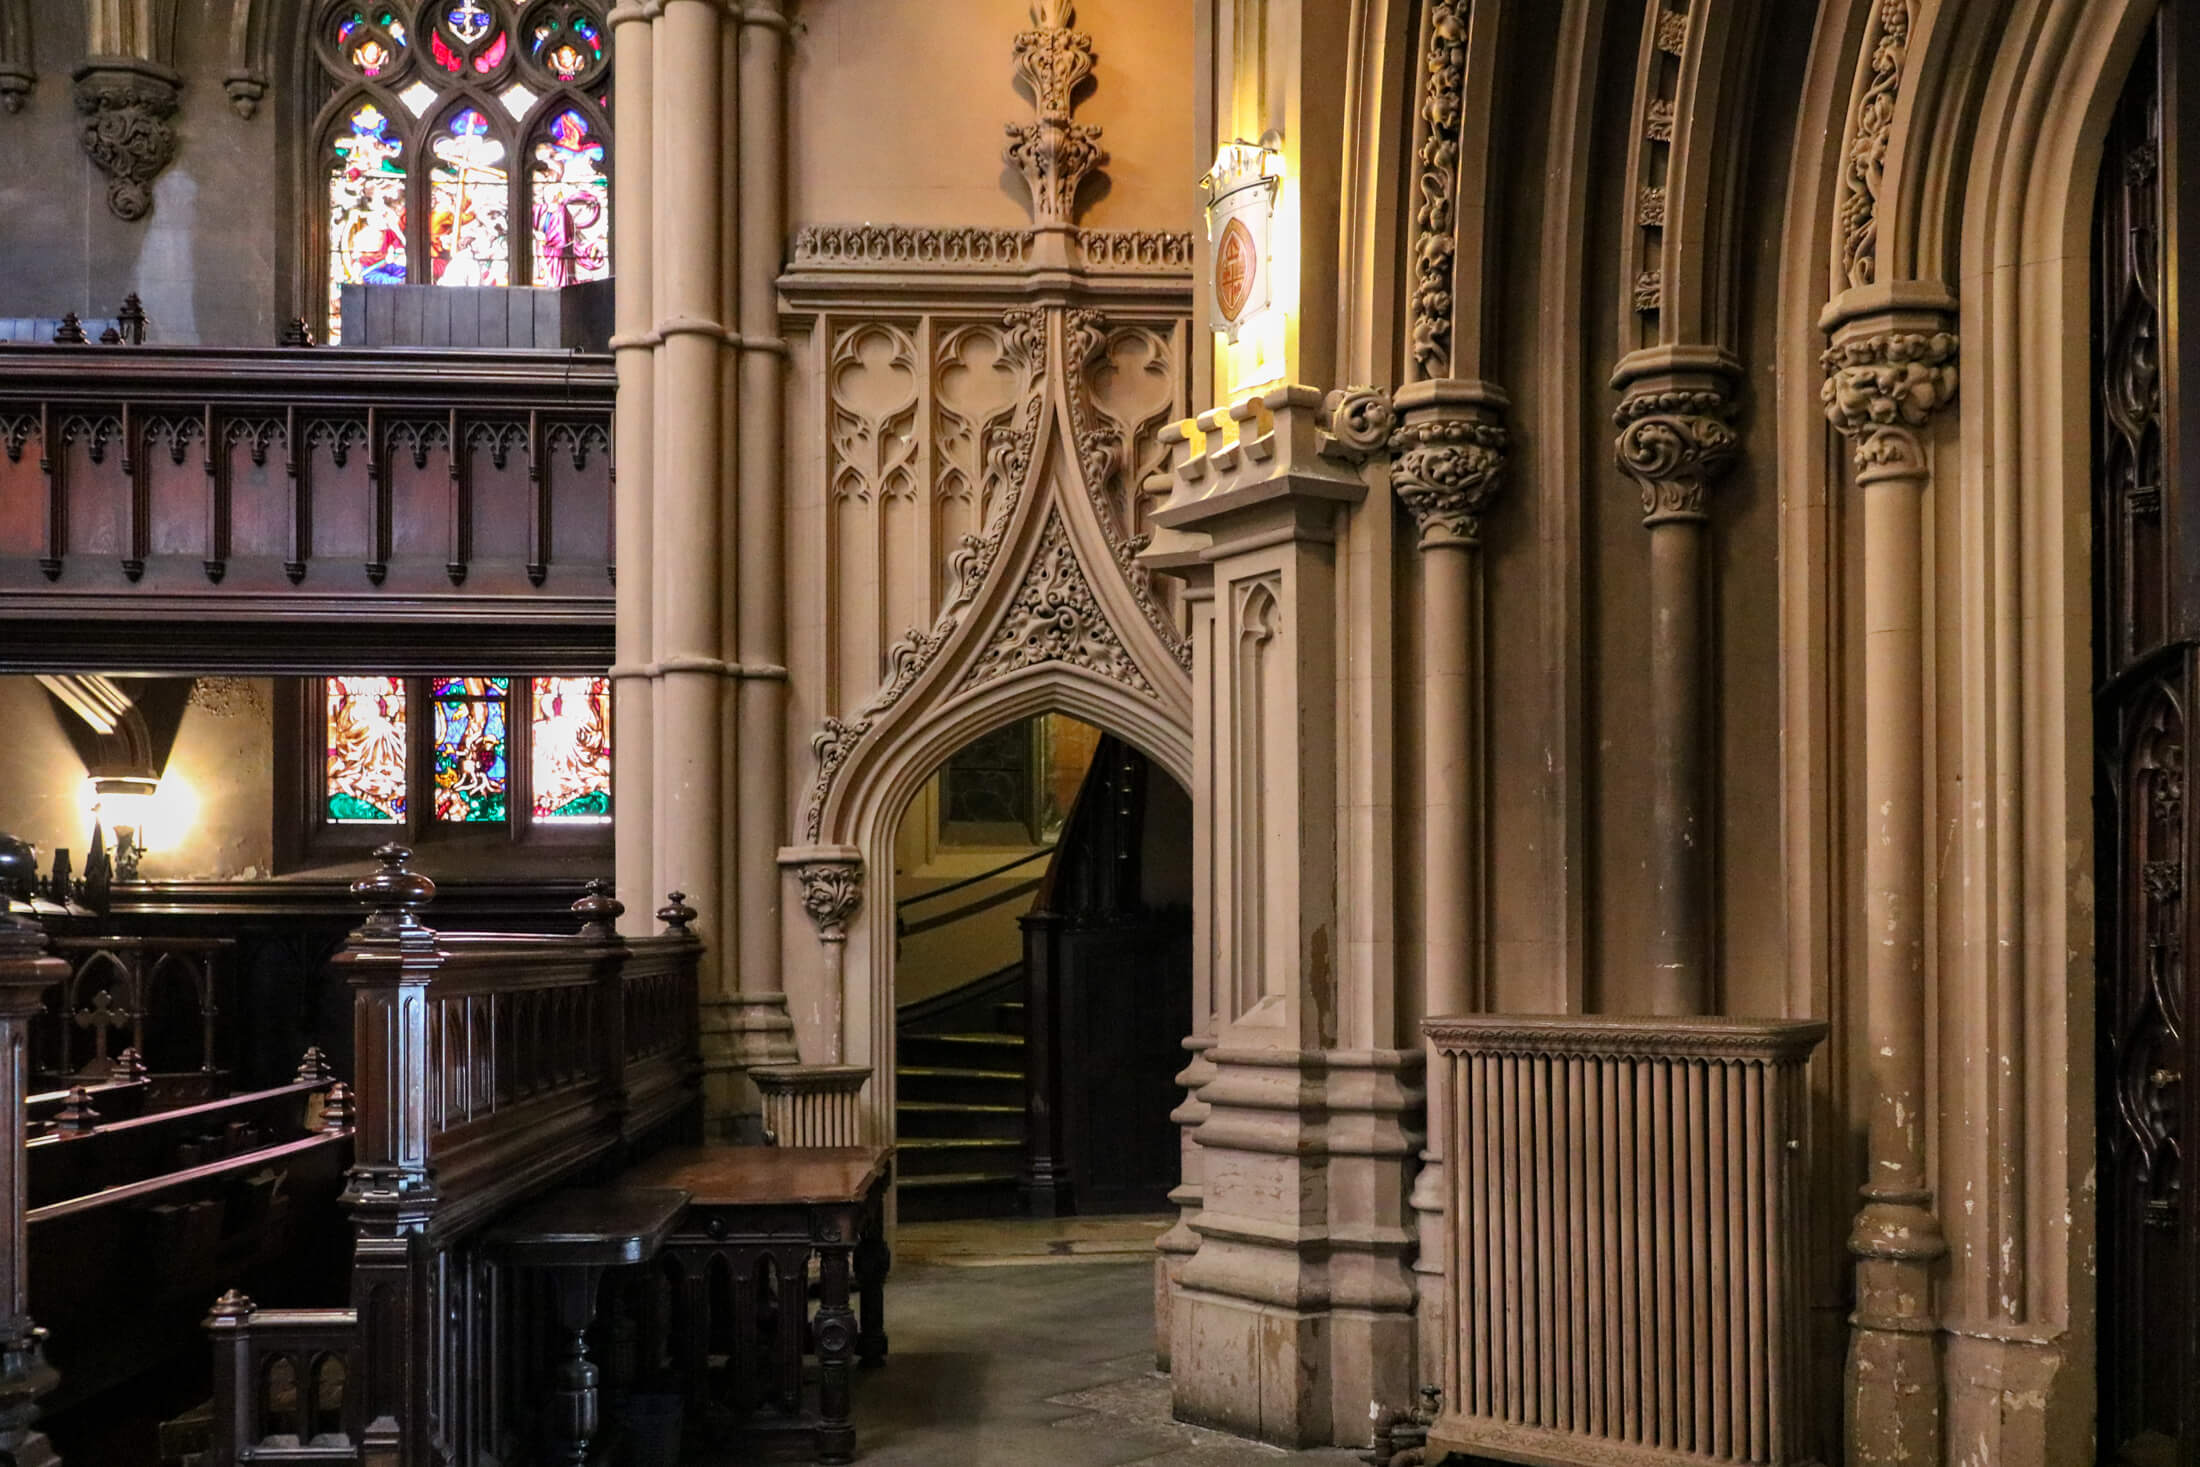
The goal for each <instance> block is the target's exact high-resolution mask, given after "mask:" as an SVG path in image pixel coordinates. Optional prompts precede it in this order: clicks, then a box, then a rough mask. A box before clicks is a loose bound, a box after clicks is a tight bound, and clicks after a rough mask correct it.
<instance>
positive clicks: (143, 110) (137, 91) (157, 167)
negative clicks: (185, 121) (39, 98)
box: [76, 60, 180, 221]
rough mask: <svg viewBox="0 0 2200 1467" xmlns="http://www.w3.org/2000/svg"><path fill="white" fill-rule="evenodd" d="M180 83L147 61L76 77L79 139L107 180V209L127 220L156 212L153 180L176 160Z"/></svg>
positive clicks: (107, 65)
mask: <svg viewBox="0 0 2200 1467" xmlns="http://www.w3.org/2000/svg"><path fill="white" fill-rule="evenodd" d="M179 84H180V83H179V79H178V78H177V76H176V74H175V73H174V72H172V71H168V70H167V69H166V68H164V67H157V66H154V65H152V64H151V63H148V62H140V61H131V60H112V61H102V62H99V63H96V64H93V65H88V66H85V67H82V68H80V69H79V70H78V71H77V73H76V110H77V114H78V116H79V117H80V118H81V119H82V120H81V121H80V122H79V124H78V128H77V137H78V140H79V141H80V142H81V143H82V144H83V146H84V153H85V156H86V157H88V158H90V159H91V160H92V162H93V164H94V165H96V166H97V167H98V169H99V171H100V172H102V173H104V174H106V175H107V207H108V208H109V209H111V210H113V211H114V214H115V217H116V218H118V219H124V220H132V221H134V220H138V219H143V218H144V217H145V216H146V215H147V214H150V213H151V212H152V211H153V188H152V185H153V180H154V179H156V178H158V177H159V176H160V175H161V172H162V171H163V170H164V169H166V168H167V167H168V165H169V164H170V163H171V162H173V161H174V160H175V156H176V130H175V128H174V127H173V126H172V125H171V123H170V119H171V118H173V117H174V116H175V115H176V99H177V90H178V87H179Z"/></svg>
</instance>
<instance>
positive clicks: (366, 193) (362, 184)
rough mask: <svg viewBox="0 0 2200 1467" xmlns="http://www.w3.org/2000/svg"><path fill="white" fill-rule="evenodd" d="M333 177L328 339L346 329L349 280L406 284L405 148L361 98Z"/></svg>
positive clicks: (339, 144)
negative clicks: (345, 301)
mask: <svg viewBox="0 0 2200 1467" xmlns="http://www.w3.org/2000/svg"><path fill="white" fill-rule="evenodd" d="M335 147H336V161H335V164H334V166H332V167H331V168H330V170H329V178H328V340H329V344H330V345H332V346H333V345H334V344H335V343H336V342H337V341H338V340H339V339H340V338H341V336H342V330H343V315H342V304H343V288H344V287H345V286H346V285H403V284H404V283H405V159H404V147H403V145H402V144H401V143H400V142H399V141H398V140H397V138H396V136H395V135H394V134H393V133H392V132H391V130H390V119H389V118H388V117H387V116H385V115H384V114H383V111H382V109H381V108H379V107H377V106H375V105H374V104H373V103H372V102H362V103H360V104H359V106H358V107H357V108H356V109H355V110H354V111H353V112H352V114H351V117H350V118H349V119H348V121H347V123H346V125H345V127H344V128H343V130H342V131H340V132H339V133H338V134H337V136H336V145H335Z"/></svg>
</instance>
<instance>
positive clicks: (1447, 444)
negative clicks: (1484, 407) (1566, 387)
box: [1390, 417, 1510, 550]
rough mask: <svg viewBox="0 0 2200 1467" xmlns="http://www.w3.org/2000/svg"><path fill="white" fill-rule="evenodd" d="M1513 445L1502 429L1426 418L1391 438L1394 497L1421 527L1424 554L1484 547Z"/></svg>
mask: <svg viewBox="0 0 2200 1467" xmlns="http://www.w3.org/2000/svg"><path fill="white" fill-rule="evenodd" d="M1509 444H1510V439H1509V437H1508V436H1507V434H1506V432H1505V429H1504V426H1503V425H1502V424H1499V423H1493V422H1489V421H1486V420H1483V419H1479V418H1460V417H1440V418H1423V419H1420V420H1419V421H1417V422H1411V423H1407V424H1405V425H1404V426H1402V427H1400V428H1399V429H1398V430H1397V431H1396V432H1395V433H1393V434H1392V435H1391V438H1390V451H1391V455H1392V457H1391V462H1390V488H1391V492H1392V493H1394V494H1396V495H1397V496H1398V501H1399V503H1401V504H1403V505H1404V506H1405V507H1406V509H1407V510H1408V511H1410V512H1411V513H1412V515H1413V519H1414V523H1415V524H1417V525H1419V526H1420V530H1421V548H1422V549H1423V550H1428V549H1432V548H1435V547H1437V546H1444V545H1458V546H1475V545H1479V544H1481V543H1482V516H1483V515H1484V514H1485V513H1487V512H1488V511H1489V508H1490V506H1491V504H1493V503H1494V502H1495V501H1496V499H1497V491H1498V489H1499V488H1500V487H1501V486H1502V484H1503V481H1504V472H1505V451H1506V449H1507V447H1508V446H1509Z"/></svg>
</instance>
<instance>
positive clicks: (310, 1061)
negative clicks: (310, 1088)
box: [298, 1044, 336, 1085]
mask: <svg viewBox="0 0 2200 1467" xmlns="http://www.w3.org/2000/svg"><path fill="white" fill-rule="evenodd" d="M335 1073H336V1072H335V1071H334V1070H332V1069H330V1068H329V1064H328V1056H327V1055H325V1054H323V1053H321V1046H320V1045H318V1044H315V1045H311V1046H309V1047H308V1048H307V1049H306V1052H305V1053H304V1054H303V1055H301V1056H300V1057H299V1059H298V1083H300V1084H301V1085H311V1084H318V1083H319V1082H320V1081H323V1080H326V1079H327V1078H328V1077H329V1076H331V1075H333V1074H335Z"/></svg>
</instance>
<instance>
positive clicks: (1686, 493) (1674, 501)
mask: <svg viewBox="0 0 2200 1467" xmlns="http://www.w3.org/2000/svg"><path fill="white" fill-rule="evenodd" d="M1733 417H1734V404H1733V401H1732V400H1731V399H1730V398H1729V397H1728V396H1727V395H1726V393H1725V392H1723V391H1720V390H1719V389H1717V388H1708V387H1676V388H1657V389H1653V390H1651V391H1647V392H1637V393H1632V394H1630V395H1629V396H1627V397H1626V398H1624V399H1622V400H1621V402H1620V405H1619V407H1618V408H1617V409H1616V410H1615V411H1614V412H1613V414H1612V422H1613V424H1614V425H1615V426H1616V427H1618V429H1619V437H1618V438H1617V439H1616V440H1615V441H1614V443H1613V445H1612V453H1613V457H1614V458H1615V459H1616V460H1617V462H1618V464H1619V466H1620V468H1621V470H1623V471H1624V472H1625V473H1626V474H1627V476H1628V477H1629V478H1631V479H1633V480H1634V481H1635V483H1636V484H1637V485H1638V486H1640V488H1641V490H1642V522H1643V524H1644V525H1645V526H1656V525H1660V524H1664V523H1666V522H1668V521H1673V520H1699V521H1700V520H1702V519H1704V518H1706V514H1705V509H1704V500H1705V495H1706V492H1707V491H1708V490H1709V489H1710V487H1711V485H1712V484H1714V483H1716V482H1717V481H1718V480H1719V479H1720V478H1721V477H1723V476H1724V475H1725V473H1726V471H1727V470H1728V469H1731V468H1732V467H1734V460H1735V459H1736V458H1737V457H1739V456H1740V454H1741V436H1740V435H1739V434H1737V433H1736V432H1735V431H1734V426H1733Z"/></svg>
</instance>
